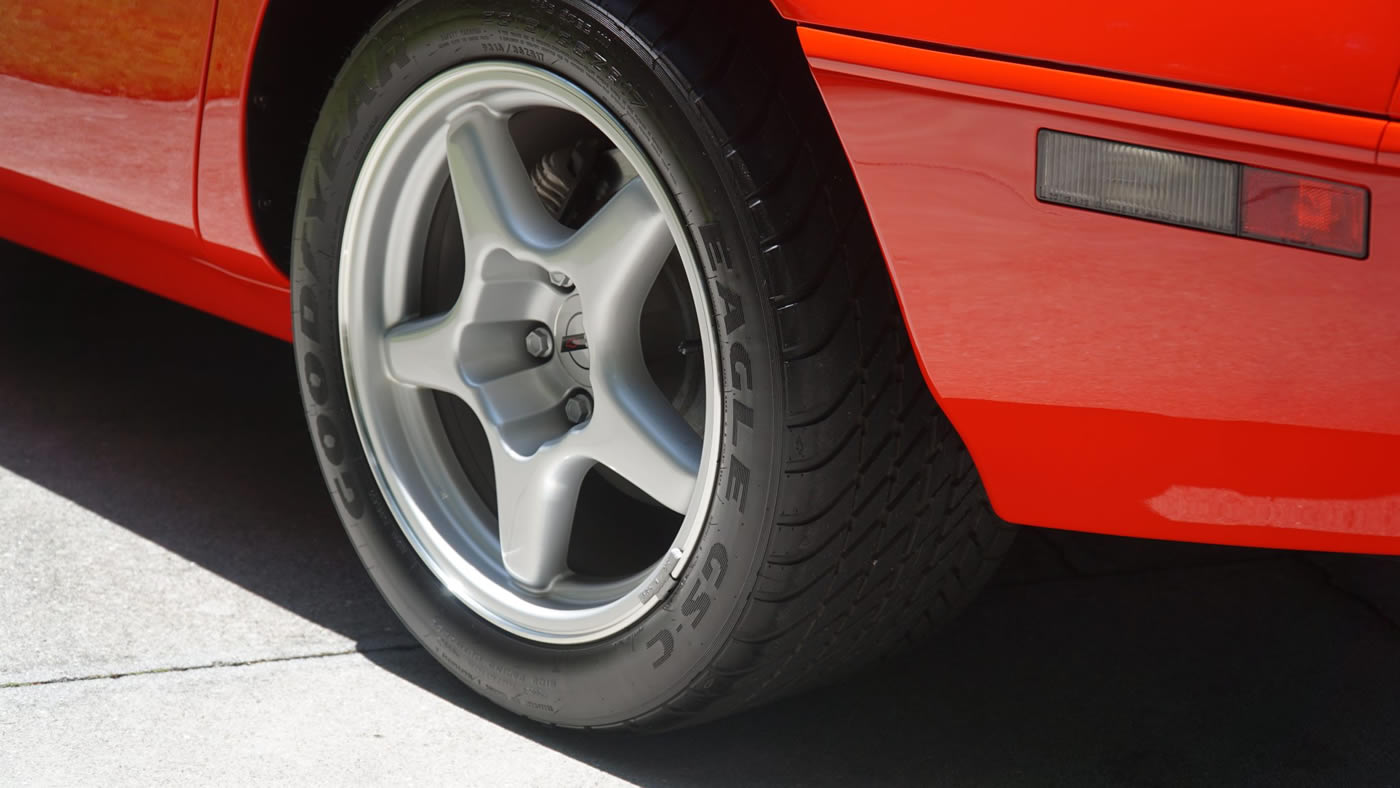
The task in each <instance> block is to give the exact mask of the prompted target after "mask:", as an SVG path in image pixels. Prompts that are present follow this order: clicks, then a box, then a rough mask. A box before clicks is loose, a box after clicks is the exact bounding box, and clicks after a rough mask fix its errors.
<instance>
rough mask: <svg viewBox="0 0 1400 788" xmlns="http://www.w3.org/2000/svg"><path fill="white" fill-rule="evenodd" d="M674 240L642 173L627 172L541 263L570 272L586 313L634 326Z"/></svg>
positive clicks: (672, 247)
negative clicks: (609, 195) (631, 174)
mask: <svg viewBox="0 0 1400 788" xmlns="http://www.w3.org/2000/svg"><path fill="white" fill-rule="evenodd" d="M675 246H676V244H675V239H673V238H672V237H671V230H670V227H669V226H668V225H667V224H666V216H665V214H663V213H662V212H661V210H660V209H659V208H657V206H656V201H655V200H653V199H652V197H651V194H650V193H649V192H648V191H647V187H646V184H645V183H643V182H642V179H641V178H633V179H632V180H630V181H628V182H627V184H626V185H625V186H623V187H622V189H621V190H619V191H618V193H617V194H615V195H613V197H612V199H610V200H608V202H607V203H606V204H605V205H604V206H603V207H602V208H600V209H599V210H598V212H597V213H596V214H595V215H594V216H593V218H591V219H589V220H588V222H587V223H586V224H584V225H583V226H582V227H580V228H579V229H578V231H577V232H575V233H574V235H573V237H571V238H570V239H569V240H567V241H566V242H564V243H562V244H560V245H559V247H558V248H557V249H556V250H555V251H554V252H553V253H552V254H551V255H550V258H549V259H548V260H547V261H546V264H549V265H551V267H553V268H557V269H559V270H563V271H564V272H566V273H568V274H569V275H570V276H572V277H573V279H574V281H575V282H576V283H577V284H578V288H579V293H580V294H581V295H582V297H583V299H584V308H585V309H586V310H587V311H588V312H589V313H591V314H595V315H599V316H603V315H606V316H607V318H608V319H607V321H606V322H608V323H621V324H629V325H633V326H635V325H636V324H637V323H638V321H639V320H640V319H641V314H642V304H643V303H644V302H645V301H646V297H647V294H648V293H650V292H651V287H652V285H653V284H655V282H656V275H657V274H659V273H660V272H661V267H662V266H663V265H664V264H665V262H666V258H667V257H669V256H670V254H671V250H673V249H674V248H675Z"/></svg>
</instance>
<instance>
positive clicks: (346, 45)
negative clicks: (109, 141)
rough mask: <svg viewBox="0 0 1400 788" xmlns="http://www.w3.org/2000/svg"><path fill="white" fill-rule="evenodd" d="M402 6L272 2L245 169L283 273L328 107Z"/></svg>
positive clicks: (263, 234) (367, 1) (260, 49)
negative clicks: (351, 64)
mask: <svg viewBox="0 0 1400 788" xmlns="http://www.w3.org/2000/svg"><path fill="white" fill-rule="evenodd" d="M668 1H670V0H668ZM755 1H756V2H760V3H762V4H763V5H765V6H769V7H770V8H772V7H771V5H770V3H769V2H768V0H755ZM395 2H397V0H342V2H340V3H337V4H336V7H335V11H334V13H326V12H325V5H324V4H320V3H306V2H298V0H268V3H267V8H266V11H265V12H264V14H263V20H262V26H261V28H260V29H259V31H258V42H257V47H256V49H255V51H254V55H253V68H252V74H251V75H250V77H249V85H248V97H249V101H248V117H247V138H246V144H247V165H246V166H247V168H248V172H247V177H248V194H249V198H250V200H251V202H252V212H253V227H254V229H255V230H256V232H257V235H258V240H259V241H261V242H262V246H263V249H265V250H266V251H267V254H268V256H269V257H270V258H271V259H272V262H273V263H274V264H275V265H277V266H278V267H279V268H281V269H282V270H283V271H284V272H286V271H290V270H291V258H292V230H293V227H292V225H293V222H294V218H295V214H296V195H297V186H298V183H299V181H300V180H301V169H302V164H303V160H304V159H305V156H306V148H307V145H308V144H309V143H310V141H311V133H312V131H313V130H314V129H315V126H316V119H317V117H318V116H319V115H320V113H321V105H322V104H323V103H324V102H325V98H326V95H327V94H328V93H329V92H330V89H331V85H332V83H333V82H334V81H335V76H336V74H337V73H338V72H339V71H340V68H341V66H342V65H343V64H344V63H345V61H346V59H348V58H349V57H350V52H351V51H352V50H354V48H355V45H356V44H358V43H359V41H360V39H361V38H363V37H364V35H365V33H367V32H368V31H369V29H370V28H371V27H372V26H373V25H374V23H375V21H376V20H378V19H379V17H380V16H382V15H383V14H385V13H387V12H388V10H389V9H390V8H392V7H393V5H394V3H395ZM772 10H774V11H776V9H772Z"/></svg>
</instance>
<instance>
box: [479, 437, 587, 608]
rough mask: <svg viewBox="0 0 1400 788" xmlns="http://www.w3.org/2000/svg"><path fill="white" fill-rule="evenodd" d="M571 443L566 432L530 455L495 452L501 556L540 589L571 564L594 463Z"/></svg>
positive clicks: (512, 570)
mask: <svg viewBox="0 0 1400 788" xmlns="http://www.w3.org/2000/svg"><path fill="white" fill-rule="evenodd" d="M569 443H571V441H570V440H569V436H565V438H564V439H563V440H561V441H559V442H558V443H555V444H551V445H549V446H545V447H543V448H541V449H539V450H538V451H537V452H535V454H533V455H532V456H530V457H526V458H521V457H519V456H512V455H509V454H508V453H506V452H504V451H497V452H496V458H497V459H496V508H497V513H498V522H499V525H500V534H501V559H502V561H503V562H504V563H505V568H506V571H507V572H509V573H510V575H511V577H513V578H515V580H516V582H518V583H520V584H521V585H522V586H525V587H526V588H529V589H532V590H536V591H542V590H545V589H547V588H548V587H549V585H550V583H551V582H553V581H554V580H555V578H557V577H559V576H560V575H561V574H563V573H564V572H565V570H566V569H567V568H568V555H569V535H570V532H571V531H572V530H573V522H574V508H575V507H576V506H577V504H578V493H579V487H580V485H582V483H583V477H584V475H585V474H587V473H588V469H589V468H590V467H592V465H593V463H592V461H591V460H589V459H587V458H585V457H582V456H580V455H577V454H574V453H571V452H570V449H569V446H568V444H569Z"/></svg>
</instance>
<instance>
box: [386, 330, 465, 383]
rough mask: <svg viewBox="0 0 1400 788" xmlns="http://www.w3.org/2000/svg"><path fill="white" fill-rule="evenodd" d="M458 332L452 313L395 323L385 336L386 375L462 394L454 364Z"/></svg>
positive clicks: (461, 381)
mask: <svg viewBox="0 0 1400 788" xmlns="http://www.w3.org/2000/svg"><path fill="white" fill-rule="evenodd" d="M460 334H461V331H460V329H459V328H458V326H457V323H456V321H455V320H453V316H452V314H451V313H448V314H445V315H435V316H433V317H425V318H418V319H414V320H409V321H407V322H404V323H400V324H398V325H397V326H394V327H393V328H391V329H389V330H388V332H386V333H385V335H384V346H385V352H384V358H385V363H386V366H388V370H387V371H388V373H389V376H390V377H392V378H393V379H394V380H396V381H398V382H400V383H403V384H405V385H409V386H419V387H421V388H429V389H436V390H438V391H446V392H449V393H451V394H456V395H458V396H464V394H465V390H466V382H465V381H464V380H463V379H462V372H461V369H460V368H459V367H458V365H457V347H458V340H459V337H460Z"/></svg>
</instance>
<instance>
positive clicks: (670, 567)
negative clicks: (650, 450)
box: [337, 61, 722, 644]
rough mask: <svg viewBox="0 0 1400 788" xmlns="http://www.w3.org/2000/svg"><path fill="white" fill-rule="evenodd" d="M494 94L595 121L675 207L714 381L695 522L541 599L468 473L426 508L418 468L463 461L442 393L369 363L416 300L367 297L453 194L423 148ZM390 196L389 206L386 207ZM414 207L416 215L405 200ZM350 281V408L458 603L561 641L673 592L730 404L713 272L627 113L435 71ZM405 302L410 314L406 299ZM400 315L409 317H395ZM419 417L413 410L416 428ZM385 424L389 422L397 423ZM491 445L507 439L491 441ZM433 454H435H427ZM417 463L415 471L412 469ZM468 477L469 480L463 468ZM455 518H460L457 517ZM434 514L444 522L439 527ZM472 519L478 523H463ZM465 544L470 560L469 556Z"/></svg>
mask: <svg viewBox="0 0 1400 788" xmlns="http://www.w3.org/2000/svg"><path fill="white" fill-rule="evenodd" d="M492 90H495V91H501V90H509V91H520V93H519V95H520V96H521V97H522V99H523V97H529V99H530V101H528V102H525V101H523V100H522V104H521V107H520V108H525V107H530V106H555V107H560V108H562V109H566V110H569V111H572V112H575V113H577V114H579V115H581V116H583V117H584V118H585V119H587V120H588V121H589V122H590V123H592V125H593V126H594V127H595V128H597V129H598V130H599V131H601V132H602V133H603V134H604V135H605V136H606V137H607V138H608V139H609V140H610V141H611V142H612V144H614V145H615V146H617V148H618V150H619V151H620V152H621V153H622V154H623V156H625V157H626V158H627V159H628V161H629V163H630V164H631V165H632V167H633V168H634V169H635V170H636V172H637V174H638V176H639V177H641V179H642V181H643V183H644V184H645V185H646V187H647V191H648V192H649V194H650V195H651V197H652V199H653V200H654V201H655V202H656V204H657V206H658V207H659V208H660V209H661V211H662V212H663V213H664V215H665V217H666V222H667V225H668V227H669V228H670V230H671V235H672V238H673V240H674V241H675V243H676V248H677V250H678V252H679V254H680V257H681V262H682V264H683V267H684V269H685V272H686V278H687V280H688V283H689V286H690V291H691V297H692V298H693V299H694V303H695V307H696V315H697V318H698V320H697V323H698V328H699V332H700V340H701V346H702V351H703V363H704V373H705V378H706V388H707V391H706V393H707V397H706V409H705V410H706V412H705V428H704V434H703V435H702V450H701V460H700V471H699V474H698V475H697V477H696V483H695V489H694V492H693V493H692V495H691V501H690V505H689V507H688V509H687V511H686V513H685V517H684V520H683V522H682V525H681V527H680V529H679V530H678V532H677V534H676V537H675V539H674V540H673V541H672V543H671V545H670V547H669V549H668V550H667V552H666V553H665V554H664V555H663V556H662V557H661V558H660V560H658V561H657V562H656V563H655V564H653V565H652V566H651V567H650V568H649V569H647V570H644V571H642V572H640V573H638V574H636V575H632V576H630V577H626V578H621V579H618V580H615V581H613V582H610V583H593V582H590V583H587V584H586V586H585V584H578V585H576V586H570V585H568V584H567V583H566V584H563V585H562V586H561V587H559V588H554V589H551V591H550V592H549V593H548V594H547V595H545V596H531V595H528V594H526V593H525V592H523V591H521V590H519V589H518V588H516V587H513V584H512V583H511V582H510V580H509V577H508V575H505V573H504V567H503V566H502V561H501V558H500V550H499V544H498V543H496V544H495V547H494V550H492V549H487V548H489V547H490V545H491V543H492V539H491V535H490V532H489V526H490V524H491V523H492V522H494V518H493V517H492V515H491V514H490V512H489V510H487V509H486V507H485V505H484V504H483V503H482V502H481V501H480V499H479V497H478V496H477V494H476V493H475V490H474V489H472V488H471V486H470V485H469V484H468V483H467V482H466V479H465V478H464V477H461V478H458V479H457V484H456V485H455V486H454V487H453V488H452V489H453V490H454V491H455V492H456V493H457V496H458V500H457V501H455V502H453V504H452V507H451V508H449V509H448V510H447V511H443V510H441V509H440V508H439V507H441V506H443V505H446V504H444V503H442V502H437V503H431V502H430V503H429V508H430V511H425V508H424V506H423V505H422V504H423V503H424V501H423V500H422V495H423V483H424V482H423V479H422V478H418V479H415V478H413V473H414V472H415V471H422V470H424V469H423V467H422V463H423V462H424V461H425V460H430V461H431V460H434V459H435V460H436V464H435V467H434V468H433V469H432V473H431V475H435V476H436V477H437V478H438V479H439V480H441V479H442V478H447V477H451V476H452V474H453V469H452V463H449V462H445V461H444V460H445V458H446V457H448V456H450V454H448V452H449V449H448V447H447V446H446V440H445V437H444V436H443V435H442V433H441V424H440V423H439V422H436V415H435V413H436V411H435V409H431V412H430V408H429V406H428V402H429V401H430V398H431V393H430V392H429V391H427V390H422V389H411V388H408V387H403V386H399V385H398V384H395V383H392V382H390V381H388V380H387V379H386V378H385V376H383V375H379V374H376V373H374V372H373V371H369V370H372V369H373V368H374V366H375V365H374V364H371V363H369V359H370V358H372V357H375V356H376V355H377V352H379V351H378V346H379V345H380V344H381V343H379V342H374V341H361V340H362V339H363V338H364V337H373V336H374V335H375V333H378V334H381V335H382V332H383V331H384V330H385V328H387V326H388V325H392V324H393V323H394V322H396V321H398V320H401V319H403V317H404V316H405V315H404V314H403V312H404V306H403V302H404V301H405V300H407V296H406V294H403V293H401V294H397V295H396V294H395V293H394V292H392V290H390V289H388V288H384V291H383V293H382V296H383V299H382V301H381V302H380V303H378V306H379V309H380V312H379V313H378V314H374V315H370V316H368V317H367V316H366V315H365V314H364V311H365V310H366V308H367V307H370V306H373V305H374V303H373V301H370V302H369V303H367V302H366V298H372V297H371V296H369V295H368V293H366V292H365V286H369V285H372V284H373V283H374V282H375V281H378V280H383V279H385V278H387V277H389V276H391V275H392V273H393V272H392V271H390V270H388V269H390V268H392V266H393V265H395V260H397V259H398V258H397V257H395V256H393V255H389V254H387V253H388V252H392V251H394V250H411V249H413V248H414V247H415V243H414V239H415V238H416V239H417V240H418V241H419V243H418V244H416V246H417V247H418V248H421V246H422V244H421V241H422V237H421V233H422V231H423V228H424V227H426V224H427V218H426V216H427V215H428V214H430V213H431V208H432V204H431V200H432V199H435V195H436V194H438V193H440V189H441V188H442V184H443V178H445V177H446V161H445V147H444V155H443V156H441V157H437V158H438V164H437V166H436V168H434V167H433V165H432V164H431V159H432V158H433V152H432V148H433V146H432V144H428V145H424V146H420V148H418V149H417V150H416V152H415V151H414V150H413V149H412V143H413V142H414V141H415V140H431V139H432V138H434V137H436V138H438V139H444V140H445V137H446V134H445V133H442V132H443V130H445V122H446V120H447V118H448V117H449V116H451V115H452V114H455V111H457V109H460V108H461V107H462V106H464V105H465V104H466V103H470V101H472V100H481V96H482V95H484V94H486V93H488V92H490V91H492ZM454 108H456V109H454ZM434 126H440V127H441V128H439V131H438V132H437V133H436V134H435V133H434V132H433V131H432V129H433V127H434ZM444 146H445V141H444ZM391 186H392V187H396V188H395V189H394V190H393V191H395V192H397V193H399V195H400V196H402V195H404V194H408V195H418V196H419V197H420V198H421V199H417V200H413V199H402V198H399V199H394V198H389V197H387V196H386V189H387V187H391ZM386 199H387V200H388V201H389V203H390V204H389V205H387V206H386ZM415 202H416V203H417V215H416V216H415V215H410V213H409V209H407V208H405V206H406V205H411V204H413V203H415ZM386 207H387V208H388V211H387V213H388V216H387V217H386V216H385V213H386V212H385V208H386ZM386 223H387V225H388V226H387V228H386V227H385V224H386ZM376 249H379V250H383V251H385V252H386V254H385V255H384V259H383V260H381V261H380V262H378V263H375V262H373V261H374V260H375V257H374V256H373V252H374V251H375V250H376ZM401 256H402V257H403V258H404V259H403V260H402V261H401V262H402V263H403V264H410V263H411V261H412V260H413V259H415V258H414V255H413V254H412V253H411V252H410V253H407V254H404V255H401ZM419 256H420V257H421V254H420V255H419ZM409 281H411V280H405V281H403V282H402V284H403V285H404V287H403V288H401V289H402V290H405V291H406V290H407V285H408V282H409ZM337 289H338V293H337V301H338V304H337V306H338V321H339V329H340V331H339V334H340V342H341V357H342V360H343V367H344V374H345V378H346V383H347V388H348V390H349V394H350V396H349V403H350V408H351V412H352V415H353V418H354V421H355V427H356V430H357V433H358V435H359V438H360V441H361V444H362V445H363V447H364V450H365V457H366V460H367V464H368V465H369V468H370V471H371V473H372V475H373V476H374V479H375V483H376V484H377V486H378V488H379V491H380V493H381V494H382V495H383V498H384V500H385V502H386V504H387V505H388V507H389V510H390V512H391V514H392V515H393V516H394V519H395V520H396V521H397V523H398V525H399V527H400V529H401V530H402V531H403V533H404V535H405V537H406V538H407V539H408V541H409V543H410V544H411V545H412V546H413V548H414V550H415V552H416V553H417V555H418V557H419V558H420V559H421V560H422V561H423V562H424V563H425V564H426V565H427V567H428V569H429V570H430V571H431V572H432V574H433V575H434V576H436V577H437V579H438V580H439V581H440V582H442V583H443V585H444V586H445V587H446V588H447V590H448V591H449V592H450V593H451V594H452V595H453V596H454V597H456V598H457V599H458V600H460V601H461V602H462V603H464V604H465V605H466V606H467V607H468V608H470V609H471V610H472V611H474V612H475V613H477V614H478V615H480V616H482V617H483V618H485V619H487V620H488V621H490V622H491V623H492V624H494V625H496V626H497V627H499V628H501V629H503V630H506V631H507V632H510V633H512V634H514V635H518V636H520V637H524V638H527V639H530V640H536V641H542V642H547V643H560V644H568V643H584V642H590V641H594V640H597V639H600V638H603V637H607V636H608V635H611V634H614V633H616V632H618V631H620V630H623V629H625V628H627V627H628V626H630V625H631V624H633V623H635V622H636V621H637V620H639V619H640V618H641V617H642V616H643V615H645V614H646V613H647V612H648V611H649V610H651V609H652V608H653V607H654V606H655V605H656V604H658V603H659V602H660V601H661V599H662V598H663V597H664V596H665V593H664V592H665V591H666V590H668V589H669V587H670V585H672V584H673V583H674V581H675V580H676V578H678V577H679V576H680V573H681V571H682V570H683V569H684V568H685V566H686V565H687V563H688V562H689V559H690V557H691V555H692V553H693V552H694V550H695V545H696V543H697V542H698V541H699V538H700V535H701V533H702V531H703V525H704V522H705V521H706V519H707V517H708V510H709V506H710V503H711V501H712V499H713V488H714V482H715V477H716V474H717V471H718V463H717V461H716V456H715V455H716V453H717V446H718V443H719V432H720V426H721V411H722V401H721V394H720V386H719V370H718V366H719V365H718V355H717V344H718V342H717V337H716V332H715V327H714V324H713V321H712V319H711V316H712V310H711V309H710V308H709V299H708V295H707V293H706V289H705V284H704V277H703V275H702V273H701V268H700V264H699V260H698V258H697V255H696V252H695V249H694V247H693V245H692V244H691V243H690V241H689V238H688V235H687V233H686V225H685V223H684V222H683V221H682V219H681V216H680V212H679V211H678V209H677V208H676V206H675V204H674V202H673V200H672V199H671V197H670V192H669V190H668V189H667V188H666V186H665V183H664V182H663V181H662V179H661V177H660V175H659V174H658V172H657V170H656V168H655V166H654V165H653V164H652V162H651V161H650V159H649V157H647V156H646V154H645V152H644V151H643V150H642V148H641V147H640V145H639V144H638V143H637V142H636V141H635V139H634V138H633V137H632V135H631V133H630V132H629V131H628V130H627V129H626V127H625V126H623V124H622V123H621V121H619V120H618V119H617V118H616V117H615V116H614V115H613V114H612V113H611V112H610V111H608V110H607V109H606V108H605V107H604V106H603V105H602V104H601V103H599V102H598V101H597V100H595V99H594V98H593V97H592V96H590V95H589V94H588V93H587V92H586V91H584V90H583V89H582V88H580V87H579V86H577V85H576V84H574V83H573V82H570V81H569V80H567V79H565V78H563V77H561V76H559V75H557V74H554V73H553V72H550V71H547V70H545V69H541V68H536V67H533V66H528V65H524V64H520V63H513V62H506V61H482V62H476V63H471V64H467V65H462V66H457V67H454V68H452V69H449V70H447V71H444V72H442V73H441V74H439V75H437V76H436V77H434V78H432V79H430V80H429V81H428V82H426V83H425V84H424V85H422V86H421V87H419V88H418V89H417V90H416V91H414V93H413V94H412V95H410V96H409V98H408V99H407V100H405V101H404V102H403V103H402V104H401V105H400V106H399V107H398V108H397V109H396V110H395V111H394V113H393V114H392V115H391V116H390V117H389V119H388V120H387V121H386V123H385V124H384V126H383V128H382V129H381V130H380V131H379V133H378V135H377V136H376V139H375V141H374V143H373V144H372V145H371V148H370V151H369V153H368V155H367V156H366V158H365V161H364V163H363V165H362V166H361V169H360V172H359V174H358V175H357V178H356V183H355V188H354V190H353V192H352V195H351V201H350V208H349V211H348V214H347V218H346V224H345V230H344V234H343V237H342V242H341V256H340V276H339V281H338V283H337ZM396 298H397V301H398V302H399V303H398V304H397V310H396V304H394V303H393V301H394V300H395V299H396ZM396 311H397V312H398V315H397V317H395V316H394V313H395V312H396ZM369 317H374V318H377V319H369ZM381 360H382V359H381ZM361 368H364V369H366V370H367V374H359V372H358V370H359V369H361ZM381 368H382V367H381ZM386 392H387V393H388V396H387V398H386V397H385V393H386ZM367 396H368V397H375V398H377V399H378V401H379V402H381V403H382V402H385V401H391V402H392V403H393V405H394V413H393V414H386V413H384V412H383V411H384V407H383V406H382V405H381V406H379V407H367V406H365V405H364V404H363V403H362V399H364V398H366V397H367ZM415 400H416V402H415ZM371 401H374V400H371ZM406 415H407V416H409V417H410V418H409V422H407V423H406V422H405V420H404V419H405V416H406ZM391 416H392V418H390V417H391ZM386 419H389V421H390V423H388V424H386V423H385V421H386ZM434 423H436V424H437V427H438V430H439V431H438V432H437V433H436V434H433V433H432V428H433V424H434ZM395 427H397V429H396V428H395ZM488 439H494V438H491V437H489V436H488ZM425 450H426V452H427V454H428V456H427V457H423V456H421V455H422V453H423V452H424V451H425ZM405 464H408V465H409V467H408V468H407V469H405V467H404V466H405ZM456 473H457V475H458V476H459V477H460V476H461V473H460V467H458V468H457V469H456ZM420 476H421V474H420ZM446 514H452V515H453V516H452V517H448V518H445V519H444V516H445V515H446ZM434 515H436V516H437V517H438V518H439V519H440V520H441V521H440V522H438V523H434ZM463 518H466V519H467V520H469V521H470V522H463ZM464 552H465V553H469V554H468V555H464V554H463V553H464Z"/></svg>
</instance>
